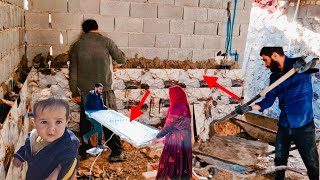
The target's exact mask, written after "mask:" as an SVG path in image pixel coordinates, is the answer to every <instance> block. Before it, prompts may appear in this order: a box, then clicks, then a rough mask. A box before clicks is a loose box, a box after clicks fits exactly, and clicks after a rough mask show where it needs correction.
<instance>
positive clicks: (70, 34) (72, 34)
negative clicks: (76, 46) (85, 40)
mask: <svg viewBox="0 0 320 180" xmlns="http://www.w3.org/2000/svg"><path fill="white" fill-rule="evenodd" d="M81 33H82V30H67V44H68V45H72V44H73V43H75V42H76V41H77V40H78V39H79V37H80V35H81Z"/></svg>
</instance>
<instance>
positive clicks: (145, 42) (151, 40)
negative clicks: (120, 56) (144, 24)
mask: <svg viewBox="0 0 320 180" xmlns="http://www.w3.org/2000/svg"><path fill="white" fill-rule="evenodd" d="M155 41H156V37H155V35H154V34H129V46H130V47H154V45H155Z"/></svg>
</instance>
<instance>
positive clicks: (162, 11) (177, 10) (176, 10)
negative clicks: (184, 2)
mask: <svg viewBox="0 0 320 180" xmlns="http://www.w3.org/2000/svg"><path fill="white" fill-rule="evenodd" d="M158 18H164V19H182V18H183V7H177V6H173V5H158Z"/></svg>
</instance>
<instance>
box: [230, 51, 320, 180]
mask: <svg viewBox="0 0 320 180" xmlns="http://www.w3.org/2000/svg"><path fill="white" fill-rule="evenodd" d="M260 56H261V57H262V59H263V61H264V65H265V67H267V68H269V69H270V70H271V72H272V74H271V75H270V84H272V83H274V82H275V81H277V80H278V79H279V78H280V77H282V76H283V75H285V74H286V73H287V72H289V71H293V70H292V68H294V69H295V70H296V71H297V69H299V70H300V73H295V74H293V75H291V76H290V77H289V78H288V79H286V80H285V81H283V82H282V83H281V84H279V85H277V86H275V87H274V88H273V89H271V90H270V91H269V92H268V93H267V94H266V96H265V98H264V99H263V100H262V101H260V102H258V103H256V104H254V105H252V106H249V105H248V103H247V104H245V105H242V106H237V107H236V109H235V112H236V113H237V114H244V113H246V112H248V111H251V110H259V111H261V112H262V111H263V110H265V109H267V108H269V107H271V106H272V104H273V103H274V101H275V99H276V98H278V99H279V108H280V110H281V114H280V117H279V122H278V127H279V128H278V132H277V138H276V143H275V148H276V149H275V159H274V162H275V165H276V166H280V165H287V162H288V157H289V148H290V145H291V141H293V142H294V143H295V145H296V147H297V149H298V151H299V153H300V155H301V157H302V160H303V162H304V164H305V166H306V168H307V170H308V176H309V178H310V179H311V180H314V179H319V159H318V152H317V148H316V141H315V125H314V122H313V110H312V97H313V91H312V82H311V75H310V73H308V72H306V71H310V70H309V69H308V67H310V63H309V64H306V63H304V62H303V61H304V59H303V58H301V57H299V58H288V57H286V56H285V55H284V52H283V49H282V47H263V48H262V49H261V52H260ZM314 62H315V61H314ZM284 178H285V170H281V171H277V172H276V177H275V179H284Z"/></svg>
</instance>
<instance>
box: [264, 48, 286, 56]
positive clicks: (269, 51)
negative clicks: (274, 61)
mask: <svg viewBox="0 0 320 180" xmlns="http://www.w3.org/2000/svg"><path fill="white" fill-rule="evenodd" d="M273 53H277V54H279V55H280V56H284V52H283V49H282V47H263V48H262V49H261V51H260V56H262V55H265V56H269V57H271V56H272V54H273Z"/></svg>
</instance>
